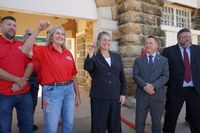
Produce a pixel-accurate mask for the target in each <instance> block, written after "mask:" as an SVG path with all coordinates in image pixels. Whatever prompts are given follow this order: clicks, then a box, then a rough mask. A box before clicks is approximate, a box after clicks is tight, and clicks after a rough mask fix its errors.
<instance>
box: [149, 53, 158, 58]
mask: <svg viewBox="0 0 200 133" xmlns="http://www.w3.org/2000/svg"><path fill="white" fill-rule="evenodd" d="M149 55H150V54H149V53H147V57H149ZM152 56H153V58H154V57H155V56H156V53H154V54H152Z"/></svg>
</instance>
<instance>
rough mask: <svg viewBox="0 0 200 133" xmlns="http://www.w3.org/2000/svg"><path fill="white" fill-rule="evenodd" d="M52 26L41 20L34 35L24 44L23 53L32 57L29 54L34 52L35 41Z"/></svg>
mask: <svg viewBox="0 0 200 133" xmlns="http://www.w3.org/2000/svg"><path fill="white" fill-rule="evenodd" d="M49 25H50V22H49V21H48V20H40V22H39V24H38V26H37V28H36V29H35V31H33V34H32V35H31V36H30V37H29V38H28V39H27V40H26V42H25V43H24V46H23V48H22V52H23V53H25V54H26V55H28V56H30V55H29V53H30V52H31V50H32V47H33V44H34V42H35V39H36V38H37V36H38V34H39V33H40V32H41V31H43V30H45V29H47V28H48V27H49Z"/></svg>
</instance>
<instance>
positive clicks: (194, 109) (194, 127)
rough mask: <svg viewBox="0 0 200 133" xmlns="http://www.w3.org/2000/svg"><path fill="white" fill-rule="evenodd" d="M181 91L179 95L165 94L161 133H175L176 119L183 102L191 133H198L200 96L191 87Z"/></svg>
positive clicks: (199, 125)
mask: <svg viewBox="0 0 200 133" xmlns="http://www.w3.org/2000/svg"><path fill="white" fill-rule="evenodd" d="M182 89H183V91H182V93H180V94H172V93H169V92H167V100H166V104H165V109H166V113H165V121H164V126H163V133H175V128H176V123H177V119H178V116H179V113H180V111H181V108H182V106H183V103H184V102H186V107H187V119H188V122H189V124H190V130H191V133H200V124H199V123H200V96H199V95H198V94H197V93H196V92H195V88H193V87H184V88H182Z"/></svg>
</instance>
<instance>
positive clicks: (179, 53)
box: [174, 44, 184, 66]
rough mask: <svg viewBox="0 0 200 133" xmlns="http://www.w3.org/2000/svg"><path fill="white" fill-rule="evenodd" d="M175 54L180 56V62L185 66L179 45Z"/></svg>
mask: <svg viewBox="0 0 200 133" xmlns="http://www.w3.org/2000/svg"><path fill="white" fill-rule="evenodd" d="M174 53H175V54H177V56H178V59H179V61H180V62H181V64H182V65H183V66H184V62H183V57H182V55H181V51H180V48H179V45H178V44H177V45H176V47H175V52H174Z"/></svg>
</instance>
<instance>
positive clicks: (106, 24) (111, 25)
mask: <svg viewBox="0 0 200 133" xmlns="http://www.w3.org/2000/svg"><path fill="white" fill-rule="evenodd" d="M117 25H118V24H117V21H113V20H104V19H99V20H97V21H96V22H95V23H94V29H93V30H94V32H99V31H102V30H109V31H114V30H118V27H117Z"/></svg>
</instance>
